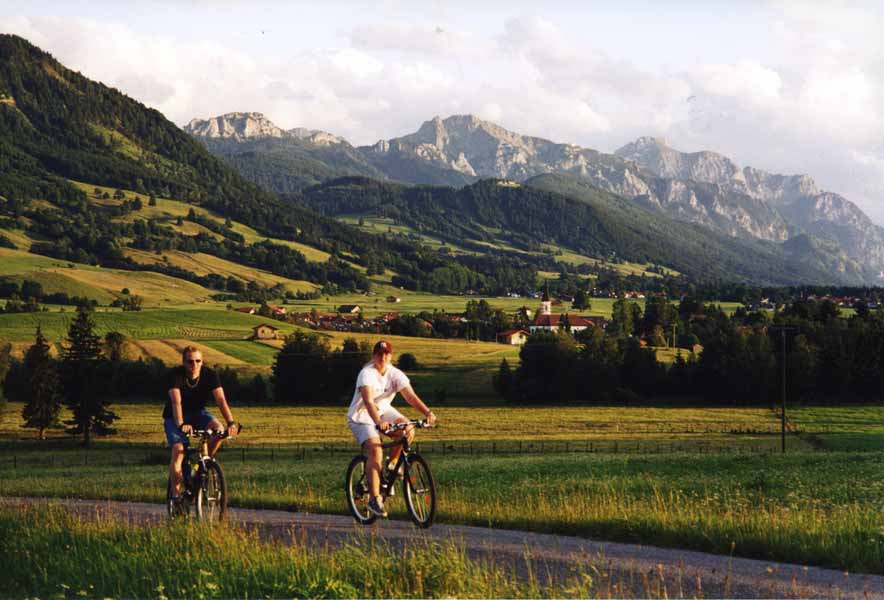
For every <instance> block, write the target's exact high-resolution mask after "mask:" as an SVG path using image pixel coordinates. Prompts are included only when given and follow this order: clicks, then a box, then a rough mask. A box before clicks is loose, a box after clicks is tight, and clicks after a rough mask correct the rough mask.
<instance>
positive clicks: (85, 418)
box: [62, 306, 117, 448]
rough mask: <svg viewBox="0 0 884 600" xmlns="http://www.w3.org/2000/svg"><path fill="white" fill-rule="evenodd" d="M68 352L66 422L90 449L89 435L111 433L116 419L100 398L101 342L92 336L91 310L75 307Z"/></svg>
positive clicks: (65, 362) (101, 392)
mask: <svg viewBox="0 0 884 600" xmlns="http://www.w3.org/2000/svg"><path fill="white" fill-rule="evenodd" d="M67 340H68V344H69V346H68V349H67V351H66V352H65V356H64V362H63V365H62V366H63V371H64V393H65V403H66V404H67V406H68V408H70V409H71V412H73V419H71V420H70V421H65V424H66V425H70V426H71V427H70V428H69V429H68V430H67V432H68V433H69V434H71V435H80V434H82V435H83V445H84V446H86V447H87V448H88V447H90V446H91V445H92V434H93V433H95V434H97V435H107V434H110V433H114V430H113V429H112V428H111V427H110V425H111V423H113V422H114V421H115V420H116V418H117V415H115V414H114V413H113V412H111V411H110V410H109V409H108V401H107V399H106V398H104V397H103V390H102V389H101V388H102V386H101V385H100V383H101V382H100V381H99V377H98V370H99V362H100V360H101V338H100V337H99V336H98V335H96V334H95V322H94V321H93V320H92V308H91V307H89V306H78V307H77V316H76V318H75V319H74V321H73V323H71V326H70V328H69V329H68V338H67Z"/></svg>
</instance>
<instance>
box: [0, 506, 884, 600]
mask: <svg viewBox="0 0 884 600" xmlns="http://www.w3.org/2000/svg"><path fill="white" fill-rule="evenodd" d="M41 502H51V503H53V504H56V505H59V506H62V507H64V508H66V509H67V510H70V511H72V512H74V513H76V514H78V515H81V516H82V517H84V518H90V519H91V518H100V517H107V516H110V517H113V518H115V519H117V520H123V521H126V522H128V523H130V524H132V525H134V526H146V525H150V524H155V523H159V522H163V521H164V520H165V518H166V516H165V507H164V506H162V505H158V504H145V503H137V502H105V501H97V500H42V499H33V498H0V504H2V505H6V506H10V505H12V506H15V505H23V504H33V503H41ZM230 517H231V520H232V521H234V522H236V523H237V524H238V525H239V526H241V527H245V528H250V529H255V530H257V531H258V532H259V534H260V535H261V536H262V537H264V538H265V539H272V540H278V541H281V542H284V543H289V544H292V543H297V544H302V543H307V544H309V545H314V546H332V547H334V546H337V545H341V544H344V543H347V542H352V541H355V540H360V539H363V540H364V539H366V538H369V539H373V540H377V541H381V542H384V543H389V544H391V545H393V546H396V547H404V546H407V545H408V544H414V543H420V542H421V541H422V540H427V541H432V542H449V541H453V542H455V543H457V544H460V545H463V547H465V549H466V551H467V552H468V553H469V554H470V555H471V556H474V557H477V558H485V559H491V560H493V561H494V562H495V563H497V564H502V565H506V566H507V567H508V568H510V569H512V572H513V574H514V576H520V577H525V576H527V573H528V572H529V569H528V567H527V565H528V564H529V563H530V570H531V571H532V572H533V573H534V574H535V575H537V576H539V577H541V578H543V577H547V576H549V575H550V574H551V575H552V576H553V577H555V576H557V575H564V574H567V573H570V572H574V571H575V570H576V569H583V570H587V571H590V572H592V573H593V574H594V578H595V579H596V580H597V582H598V583H599V585H600V587H601V588H602V590H610V592H611V594H612V595H614V596H626V597H635V596H639V597H648V596H652V597H653V596H658V597H659V596H663V595H664V594H665V595H666V596H668V597H669V598H678V597H687V598H691V597H701V596H702V597H707V598H709V597H725V596H726V597H736V598H821V597H826V598H831V597H841V598H884V577H882V576H877V575H863V574H848V573H844V572H841V571H835V570H831V569H822V568H818V567H804V566H801V565H792V564H785V563H773V562H769V561H763V560H750V559H744V558H731V557H727V556H719V555H713V554H705V553H702V552H690V551H686V550H677V549H670V548H657V547H652V546H639V545H632V544H618V543H612V542H599V541H594V540H588V539H583V538H576V537H569V536H560V535H547V534H537V533H527V532H521V531H509V530H499V529H487V528H482V527H467V526H461V525H444V524H437V525H434V526H433V527H432V528H430V529H429V530H418V529H416V528H414V527H413V526H412V525H411V524H410V522H405V521H388V520H384V521H378V522H377V523H375V524H374V525H371V526H369V527H360V526H358V525H357V524H356V523H355V522H354V521H353V519H351V518H349V517H342V516H336V515H317V514H310V513H292V512H284V511H277V510H249V509H232V510H231V512H230ZM664 590H665V591H664Z"/></svg>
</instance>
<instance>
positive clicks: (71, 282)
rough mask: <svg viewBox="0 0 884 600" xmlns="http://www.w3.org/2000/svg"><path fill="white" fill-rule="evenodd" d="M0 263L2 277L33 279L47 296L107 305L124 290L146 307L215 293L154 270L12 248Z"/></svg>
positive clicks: (1, 253) (0, 255)
mask: <svg viewBox="0 0 884 600" xmlns="http://www.w3.org/2000/svg"><path fill="white" fill-rule="evenodd" d="M0 261H2V263H0V275H6V276H10V275H11V276H16V277H17V278H19V279H32V280H35V281H38V282H40V283H41V284H42V285H43V289H44V291H46V292H48V293H53V292H67V293H68V294H69V295H79V296H88V297H90V298H95V299H96V300H98V301H99V302H100V303H104V304H107V303H109V302H111V301H112V300H114V299H115V298H117V297H119V296H121V294H120V292H121V290H122V289H123V288H129V290H130V292H131V293H132V294H138V295H139V296H141V297H142V298H144V301H145V304H147V305H151V304H152V305H161V304H184V303H191V302H195V301H197V300H199V299H205V298H208V297H209V295H210V294H212V293H214V292H212V291H210V290H208V289H206V288H204V287H202V286H200V285H196V284H194V283H190V282H189V281H184V280H183V279H176V278H174V277H168V276H166V275H161V274H159V273H154V272H151V271H123V270H119V269H106V268H102V267H95V266H92V265H84V264H79V263H71V262H68V261H63V260H59V259H57V258H50V257H48V256H42V255H39V254H30V253H28V252H23V251H21V250H12V249H9V248H0ZM71 265H73V267H71Z"/></svg>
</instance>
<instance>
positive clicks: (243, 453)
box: [241, 448, 246, 462]
mask: <svg viewBox="0 0 884 600" xmlns="http://www.w3.org/2000/svg"><path fill="white" fill-rule="evenodd" d="M241 451H242V454H241V456H242V462H246V449H245V448H241Z"/></svg>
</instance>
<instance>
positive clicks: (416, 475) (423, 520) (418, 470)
mask: <svg viewBox="0 0 884 600" xmlns="http://www.w3.org/2000/svg"><path fill="white" fill-rule="evenodd" d="M402 487H403V489H404V492H405V505H406V506H407V507H408V513H409V514H410V515H411V520H412V521H414V524H415V525H417V526H418V527H423V528H426V527H429V526H430V525H432V524H433V519H435V518H436V482H435V481H433V474H432V473H430V465H428V464H427V461H425V460H424V458H423V457H422V456H421V455H420V454H417V453H415V454H410V455H409V456H408V463H407V464H406V467H405V481H403V482H402Z"/></svg>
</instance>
